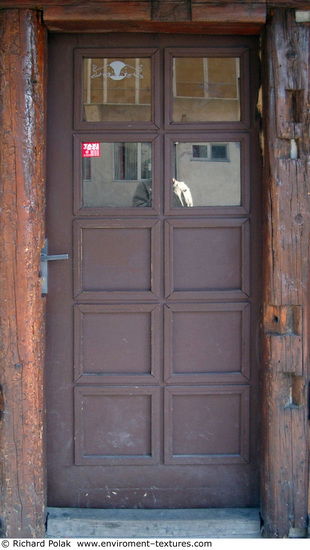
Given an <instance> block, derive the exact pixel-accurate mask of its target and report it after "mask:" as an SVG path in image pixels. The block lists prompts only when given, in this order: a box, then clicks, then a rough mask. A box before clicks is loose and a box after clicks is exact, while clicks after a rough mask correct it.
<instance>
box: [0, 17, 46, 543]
mask: <svg viewBox="0 0 310 550" xmlns="http://www.w3.org/2000/svg"><path fill="white" fill-rule="evenodd" d="M0 36H1V42H0V44H1V46H0V85H1V104H0V140H1V157H0V171H1V182H0V184H1V190H0V209H1V222H0V223H1V227H0V268H1V269H0V304H1V306H0V329H1V334H2V338H1V347H0V384H1V388H2V394H3V399H2V406H3V415H2V421H1V424H2V425H1V430H2V442H1V443H2V445H1V450H0V453H1V454H0V457H1V485H2V492H1V522H2V534H3V536H5V537H40V536H43V533H44V522H45V496H44V495H45V487H44V484H45V465H44V452H43V419H44V410H43V409H44V404H43V360H44V319H43V313H44V311H43V310H44V302H43V300H42V298H41V283H40V278H39V271H40V252H41V248H42V246H43V242H44V178H45V175H44V171H45V166H44V156H45V155H44V145H45V128H44V118H45V116H44V107H43V105H44V101H43V100H44V94H45V89H44V62H45V32H44V30H43V27H42V24H41V22H40V17H39V16H38V14H37V13H36V12H35V11H32V12H31V11H28V10H13V9H12V10H3V11H2V12H1V17H0Z"/></svg>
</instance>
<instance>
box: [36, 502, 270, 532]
mask: <svg viewBox="0 0 310 550" xmlns="http://www.w3.org/2000/svg"><path fill="white" fill-rule="evenodd" d="M47 536H48V537H50V538H64V537H65V538H92V537H93V538H129V539H130V538H207V539H209V538H260V518H259V511H258V509H256V508H216V509H191V510H98V509H86V508H48V520H47Z"/></svg>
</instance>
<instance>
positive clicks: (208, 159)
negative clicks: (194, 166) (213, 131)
mask: <svg viewBox="0 0 310 550" xmlns="http://www.w3.org/2000/svg"><path fill="white" fill-rule="evenodd" d="M191 145H192V150H191V161H194V162H197V161H198V162H230V157H229V143H222V142H213V143H212V142H210V143H192V144H191ZM216 146H221V147H223V148H224V147H225V152H226V154H225V156H223V157H222V158H216V157H214V155H213V154H212V147H216ZM194 147H197V148H199V147H200V148H201V150H202V147H203V148H206V149H207V156H197V155H196V153H195V154H194V153H193V151H194ZM196 151H199V149H196Z"/></svg>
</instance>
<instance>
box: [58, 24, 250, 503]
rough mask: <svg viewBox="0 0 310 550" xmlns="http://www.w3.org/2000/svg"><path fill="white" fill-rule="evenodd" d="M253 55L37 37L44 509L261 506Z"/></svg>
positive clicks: (202, 43)
mask: <svg viewBox="0 0 310 550" xmlns="http://www.w3.org/2000/svg"><path fill="white" fill-rule="evenodd" d="M256 49H257V41H256V39H253V38H250V39H248V38H240V37H234V38H230V39H229V40H224V39H223V38H222V37H220V38H216V37H212V38H211V37H204V36H193V37H189V36H165V37H163V36H159V35H145V36H136V35H134V34H132V35H119V36H112V35H111V36H108V35H102V36H88V35H83V36H75V35H51V37H50V58H49V113H48V120H49V137H48V139H49V143H48V151H49V153H48V184H49V188H48V204H47V234H48V240H49V251H50V253H52V254H57V253H63V252H69V256H70V258H69V260H67V261H62V262H54V263H53V262H50V263H49V294H48V301H47V303H48V312H47V334H48V346H47V388H48V391H47V426H48V487H49V488H48V493H49V505H51V506H79V507H102V508H110V507H111V508H112V507H127V508H163V507H167V508H174V507H176V508H179V507H182V508H186V507H219V506H223V507H224V506H226V507H227V506H228V507H233V506H235V507H237V506H238V507H239V506H240V507H243V506H256V505H257V503H258V413H257V411H258V368H257V346H256V340H257V335H258V317H259V281H260V252H259V248H260V247H259V237H260V231H259V204H260V194H259V185H258V184H259V170H260V169H259V163H258V162H257V158H258V154H257V147H258V145H257V143H258V139H257V131H256V127H255V121H254V112H255V106H254V100H255V97H256V93H257V58H256V54H257V50H256Z"/></svg>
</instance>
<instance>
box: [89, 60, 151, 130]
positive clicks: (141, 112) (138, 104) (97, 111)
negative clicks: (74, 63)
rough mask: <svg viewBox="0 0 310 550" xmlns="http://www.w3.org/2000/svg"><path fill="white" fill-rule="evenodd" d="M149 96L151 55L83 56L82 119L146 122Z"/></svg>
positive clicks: (149, 118) (148, 113)
mask: <svg viewBox="0 0 310 550" xmlns="http://www.w3.org/2000/svg"><path fill="white" fill-rule="evenodd" d="M151 100H152V98H151V58H149V57H143V58H142V57H118V58H112V57H109V58H103V57H100V58H84V62H83V118H84V121H86V122H123V121H136V122H140V121H142V122H149V121H150V120H151Z"/></svg>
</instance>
